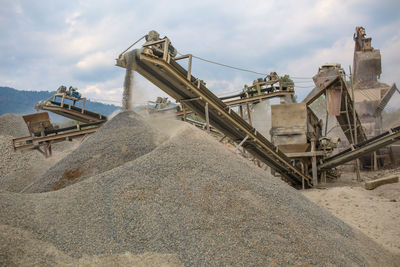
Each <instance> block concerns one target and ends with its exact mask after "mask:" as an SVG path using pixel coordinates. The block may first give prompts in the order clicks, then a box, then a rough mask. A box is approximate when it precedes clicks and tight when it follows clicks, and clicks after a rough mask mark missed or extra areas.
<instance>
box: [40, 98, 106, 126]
mask: <svg viewBox="0 0 400 267" xmlns="http://www.w3.org/2000/svg"><path fill="white" fill-rule="evenodd" d="M49 102H50V103H51V104H50V105H42V106H40V107H39V108H40V109H42V110H46V111H51V112H53V113H56V114H58V115H61V116H63V117H67V118H70V119H72V120H77V121H80V122H83V123H89V122H99V121H102V122H106V121H107V117H106V116H104V115H102V114H99V113H96V112H92V111H88V110H83V112H82V109H81V108H79V107H76V106H73V105H68V104H65V103H64V106H63V107H62V106H61V103H60V102H56V101H49Z"/></svg>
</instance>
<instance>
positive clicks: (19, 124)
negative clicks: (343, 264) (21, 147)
mask: <svg viewBox="0 0 400 267" xmlns="http://www.w3.org/2000/svg"><path fill="white" fill-rule="evenodd" d="M0 135H11V136H13V137H14V138H16V137H24V136H28V135H29V131H28V127H27V126H26V124H25V121H24V119H23V118H22V115H21V114H9V113H8V114H4V115H1V116H0Z"/></svg>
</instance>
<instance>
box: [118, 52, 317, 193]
mask: <svg viewBox="0 0 400 267" xmlns="http://www.w3.org/2000/svg"><path fill="white" fill-rule="evenodd" d="M117 66H120V67H123V68H126V67H127V66H132V69H134V70H135V71H137V72H138V73H140V74H141V75H142V76H144V77H145V78H146V79H148V80H149V81H151V82H152V83H153V84H155V85H156V86H157V87H159V88H160V89H162V90H163V91H164V92H166V93H167V94H169V95H170V96H171V97H173V98H174V99H176V100H177V101H178V102H183V103H185V105H186V106H188V107H189V108H190V109H191V110H192V111H194V112H195V113H196V114H198V115H199V116H200V117H202V118H203V119H206V111H205V110H206V108H208V114H209V122H210V124H211V125H213V126H214V127H215V128H217V129H218V130H219V131H220V132H222V133H224V134H225V135H226V136H227V137H229V138H231V139H232V140H234V141H235V142H237V143H242V146H243V147H244V148H245V149H246V150H247V151H249V152H250V153H252V154H253V155H254V156H255V157H257V158H258V159H260V160H261V161H262V162H264V163H266V164H267V165H269V166H270V167H271V168H272V169H274V170H275V171H277V172H279V173H280V174H281V175H282V177H283V178H284V179H285V180H287V181H288V182H290V183H291V184H293V185H294V186H300V185H301V184H302V182H303V181H304V184H305V186H311V185H312V179H311V177H310V176H308V175H305V174H303V173H302V172H301V171H300V170H299V169H298V168H296V167H295V166H293V165H292V163H291V161H290V159H289V158H288V157H287V156H286V155H285V154H284V153H282V152H281V151H279V150H278V148H277V147H275V146H274V145H273V144H272V143H270V142H269V141H268V140H267V139H266V138H265V137H264V136H263V135H261V134H260V133H259V132H257V130H256V129H255V128H254V127H252V126H250V125H249V124H248V123H247V122H246V121H245V120H243V119H242V118H241V117H240V116H239V115H238V114H237V113H236V112H234V111H232V110H231V109H230V107H229V106H227V105H226V104H225V103H224V102H222V101H221V100H220V99H219V98H218V97H217V96H215V95H214V94H213V93H212V92H211V91H210V90H208V89H207V88H206V87H205V85H204V84H202V83H201V82H200V80H198V79H197V78H195V77H193V76H192V75H190V74H189V73H188V72H187V71H186V70H185V69H184V68H183V67H182V66H180V65H179V64H178V63H177V62H176V61H175V60H174V59H172V58H169V56H168V57H166V56H164V58H159V57H157V56H154V55H151V54H148V53H144V50H143V49H136V50H133V51H131V52H129V53H126V54H125V55H124V59H123V60H122V59H119V60H117Z"/></svg>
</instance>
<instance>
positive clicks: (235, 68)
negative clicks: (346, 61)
mask: <svg viewBox="0 0 400 267" xmlns="http://www.w3.org/2000/svg"><path fill="white" fill-rule="evenodd" d="M178 54H179V55H181V56H183V54H181V53H179V52H178ZM192 57H193V58H196V59H199V60H202V61H204V62H208V63H211V64H215V65H219V66H222V67H225V68H230V69H234V70H239V71H244V72H249V73H254V74H258V75H263V76H267V75H268V73H262V72H257V71H253V70H248V69H244V68H238V67H234V66H231V65H227V64H223V63H219V62H216V61H212V60H209V59H205V58H202V57H198V56H195V55H193V54H192ZM289 77H290V78H293V79H307V80H310V79H312V78H310V77H291V76H289Z"/></svg>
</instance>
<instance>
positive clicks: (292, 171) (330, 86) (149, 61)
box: [116, 33, 397, 188]
mask: <svg viewBox="0 0 400 267" xmlns="http://www.w3.org/2000/svg"><path fill="white" fill-rule="evenodd" d="M149 35H150V34H149ZM152 36H156V37H157V36H159V35H157V34H154V33H153V34H152ZM176 55H177V52H176V49H175V48H173V46H172V45H171V42H170V40H169V39H168V38H166V37H165V38H163V39H159V37H158V38H154V37H152V38H146V43H145V44H144V45H143V46H142V47H141V48H139V49H134V50H131V51H129V52H128V49H127V50H125V51H124V52H123V53H121V54H120V55H119V57H118V59H117V62H116V65H117V66H119V67H122V68H125V69H127V71H128V70H129V71H136V72H138V73H139V74H141V75H142V76H143V77H144V78H146V79H148V80H149V81H150V82H152V83H153V84H154V85H156V86H157V87H159V88H160V89H162V90H163V91H164V92H166V93H167V94H168V95H170V96H171V97H173V98H174V99H175V100H176V101H177V102H178V103H181V104H182V105H183V106H184V107H186V108H187V109H188V110H191V111H193V112H194V113H195V114H197V115H198V116H199V117H201V118H202V119H203V120H204V121H205V123H206V125H213V126H214V127H215V128H216V129H217V130H218V131H220V132H221V133H223V134H224V136H226V137H228V138H230V139H231V140H233V141H234V142H235V143H236V144H237V146H238V147H243V148H244V149H246V151H248V152H250V153H251V154H252V155H253V156H254V157H256V158H258V159H259V160H260V161H261V162H263V163H265V164H267V165H268V166H270V167H271V169H272V170H274V171H275V172H277V173H279V174H280V176H281V178H282V179H283V180H285V181H287V182H288V183H290V184H291V185H293V186H295V187H303V188H304V187H311V186H313V185H317V183H318V178H319V177H322V179H324V177H326V175H327V172H329V171H330V170H331V169H330V168H322V167H320V168H318V166H320V165H321V164H323V162H324V159H325V158H328V156H329V154H330V153H331V152H332V150H333V148H334V147H335V145H336V142H335V140H331V139H328V138H327V137H325V136H322V134H321V129H322V126H321V123H320V121H319V120H318V119H317V118H316V116H315V114H314V115H313V113H312V111H310V109H309V108H308V104H309V103H311V102H312V101H313V100H315V99H316V98H318V97H319V96H320V95H322V94H326V95H327V98H328V99H329V100H328V102H329V103H331V104H329V107H330V112H331V113H332V114H335V116H336V118H337V120H338V121H339V124H340V125H341V128H342V129H343V131H344V133H345V135H346V138H348V139H352V135H353V131H354V128H355V127H354V128H352V127H353V126H352V125H356V127H357V128H358V129H359V131H358V133H357V135H358V137H359V140H360V142H367V143H368V142H372V141H371V140H367V138H366V136H365V134H364V132H363V131H362V129H361V124H360V122H359V119H358V118H357V117H355V119H354V117H352V118H350V117H349V116H347V115H346V114H349V112H352V111H353V108H354V106H353V103H352V99H351V98H350V96H349V94H348V91H347V89H346V84H345V81H344V80H343V78H342V74H341V73H340V72H339V71H338V69H337V68H335V66H333V67H332V66H328V67H326V68H322V69H321V70H320V71H319V73H318V75H316V77H314V81H315V83H316V85H317V86H316V89H315V90H313V93H312V94H311V96H309V98H308V100H306V101H305V102H303V103H293V104H290V103H286V104H284V105H281V106H283V107H279V106H278V107H276V108H275V107H274V108H273V110H276V111H277V112H279V109H280V108H283V109H284V110H285V111H286V110H288V109H291V108H292V109H293V110H294V111H293V112H296V113H297V112H298V113H299V114H296V115H298V119H297V120H295V121H294V122H293V124H292V125H285V124H279V123H277V124H274V126H275V127H273V131H272V132H273V137H272V139H273V140H275V143H276V144H273V143H271V142H270V141H268V139H267V138H266V137H265V136H263V135H262V134H260V132H259V131H258V130H257V129H256V128H254V127H253V126H252V125H251V123H249V122H248V121H246V120H245V119H244V118H243V117H242V116H240V115H239V114H238V113H236V112H235V111H234V110H233V109H232V107H231V106H229V105H227V103H224V102H223V101H222V100H221V99H220V98H218V97H217V96H216V95H214V94H213V93H212V92H211V91H210V90H209V89H208V88H207V87H206V84H205V83H203V82H201V80H200V79H199V78H197V77H194V76H193V75H192V73H191V69H192V58H193V56H192V55H191V54H187V55H182V56H179V57H177V56H176ZM182 60H187V68H184V67H183V66H181V65H180V64H178V62H181V61H182ZM271 81H273V80H272V79H271ZM265 82H268V80H266V81H265V80H263V81H261V80H257V81H256V83H255V84H253V85H254V87H253V88H255V89H256V90H257V91H261V90H262V85H261V84H262V83H265ZM257 85H260V87H259V88H257ZM288 92H289V90H288ZM257 93H259V92H257ZM271 93H275V92H271ZM289 93H292V92H289ZM253 97H259V96H258V95H255V96H253ZM293 112H279V113H280V114H285V113H286V114H287V116H290V114H293ZM272 119H273V120H274V116H272ZM276 121H283V119H282V117H281V118H280V119H279V118H278V117H276ZM290 127H291V131H289V132H288V131H286V130H287V128H290ZM285 128H286V129H285ZM285 131H286V132H285ZM285 134H286V136H285ZM293 136H294V137H293ZM384 138H386V139H388V138H389V139H390V138H392V139H393V138H397V137H396V135H395V133H389V134H388V136H385V137H384ZM285 139H286V141H285ZM392 139H391V141H390V142H392V141H393V140H392ZM290 140H291V141H290ZM281 141H282V142H281ZM386 141H387V140H386ZM285 142H286V143H285ZM293 142H294V143H293ZM382 143H383V141H379V145H378V144H374V145H373V146H372V148H371V147H369V148H368V149H367V150H371V149H376V147H378V146H381V145H382ZM385 144H387V142H386V143H385ZM287 145H289V146H287ZM293 145H294V146H293ZM363 149H364V150H365V147H354V150H353V151H358V152H359V153H358V154H357V157H359V156H360V155H362V154H363V153H364V150H363ZM285 151H286V153H285ZM345 156H346V157H348V155H345ZM353 156H354V155H353ZM340 157H341V156H340ZM340 157H339V158H340ZM336 160H337V159H336ZM304 162H305V163H306V164H304Z"/></svg>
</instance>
